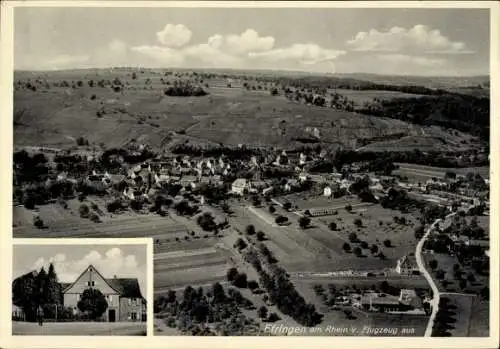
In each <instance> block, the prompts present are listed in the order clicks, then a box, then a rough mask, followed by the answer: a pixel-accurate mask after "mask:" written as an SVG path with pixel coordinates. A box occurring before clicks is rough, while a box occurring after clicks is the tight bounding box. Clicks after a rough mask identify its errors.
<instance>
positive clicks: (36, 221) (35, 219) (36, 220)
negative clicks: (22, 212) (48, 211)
mask: <svg viewBox="0 0 500 349" xmlns="http://www.w3.org/2000/svg"><path fill="white" fill-rule="evenodd" d="M33 225H34V226H35V227H37V228H38V229H42V228H43V227H44V226H45V224H44V223H43V220H42V219H41V218H40V217H39V216H35V217H33Z"/></svg>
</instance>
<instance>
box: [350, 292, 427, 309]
mask: <svg viewBox="0 0 500 349" xmlns="http://www.w3.org/2000/svg"><path fill="white" fill-rule="evenodd" d="M353 307H356V308H358V309H361V310H364V311H369V312H384V313H387V312H406V311H414V310H419V309H422V300H421V299H420V297H419V296H418V295H417V294H416V292H415V291H414V290H408V289H402V290H401V291H400V294H399V297H398V296H394V295H390V294H387V293H378V292H367V293H365V294H363V295H361V296H358V297H355V299H354V300H353Z"/></svg>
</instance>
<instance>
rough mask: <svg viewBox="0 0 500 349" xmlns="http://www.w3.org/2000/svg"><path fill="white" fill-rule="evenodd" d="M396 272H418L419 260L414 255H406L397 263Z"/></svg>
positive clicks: (403, 273)
mask: <svg viewBox="0 0 500 349" xmlns="http://www.w3.org/2000/svg"><path fill="white" fill-rule="evenodd" d="M396 272H397V273H398V274H401V275H412V274H418V273H419V272H420V271H419V269H418V265H417V260H416V258H415V256H414V255H411V254H410V255H404V256H403V257H401V258H400V259H398V262H397V264H396Z"/></svg>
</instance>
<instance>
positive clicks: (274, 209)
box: [269, 205, 276, 213]
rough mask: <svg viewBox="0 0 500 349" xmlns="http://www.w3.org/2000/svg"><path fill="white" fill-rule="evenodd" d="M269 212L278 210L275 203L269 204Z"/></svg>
mask: <svg viewBox="0 0 500 349" xmlns="http://www.w3.org/2000/svg"><path fill="white" fill-rule="evenodd" d="M269 212H270V213H274V212H276V208H275V207H274V206H273V205H271V206H269Z"/></svg>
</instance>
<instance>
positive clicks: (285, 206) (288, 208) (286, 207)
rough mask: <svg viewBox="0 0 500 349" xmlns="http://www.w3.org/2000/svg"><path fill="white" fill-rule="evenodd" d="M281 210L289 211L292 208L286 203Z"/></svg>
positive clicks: (290, 204)
mask: <svg viewBox="0 0 500 349" xmlns="http://www.w3.org/2000/svg"><path fill="white" fill-rule="evenodd" d="M283 208H284V209H285V210H287V211H290V209H291V208H292V203H291V202H289V201H287V202H285V203H284V204H283Z"/></svg>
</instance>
